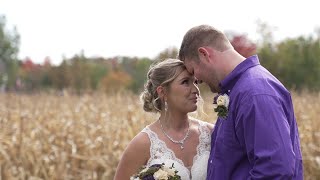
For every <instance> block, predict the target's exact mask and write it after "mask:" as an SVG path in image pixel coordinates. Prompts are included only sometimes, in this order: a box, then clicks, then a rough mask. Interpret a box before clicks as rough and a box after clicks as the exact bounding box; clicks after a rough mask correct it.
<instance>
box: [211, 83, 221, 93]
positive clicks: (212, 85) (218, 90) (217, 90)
mask: <svg viewBox="0 0 320 180" xmlns="http://www.w3.org/2000/svg"><path fill="white" fill-rule="evenodd" d="M208 86H209V87H210V90H211V92H213V93H220V92H221V88H220V87H219V85H217V86H216V85H214V84H213V83H212V84H208Z"/></svg>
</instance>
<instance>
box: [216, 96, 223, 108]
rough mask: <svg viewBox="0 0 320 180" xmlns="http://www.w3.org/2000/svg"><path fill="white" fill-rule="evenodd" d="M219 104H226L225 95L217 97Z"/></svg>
mask: <svg viewBox="0 0 320 180" xmlns="http://www.w3.org/2000/svg"><path fill="white" fill-rule="evenodd" d="M217 104H218V106H224V105H225V99H224V96H219V97H218V99H217Z"/></svg>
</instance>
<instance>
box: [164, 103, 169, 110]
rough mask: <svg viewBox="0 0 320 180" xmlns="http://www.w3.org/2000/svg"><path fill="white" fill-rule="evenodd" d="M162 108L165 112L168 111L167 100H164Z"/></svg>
mask: <svg viewBox="0 0 320 180" xmlns="http://www.w3.org/2000/svg"><path fill="white" fill-rule="evenodd" d="M164 110H165V111H166V112H167V111H168V103H167V101H165V102H164Z"/></svg>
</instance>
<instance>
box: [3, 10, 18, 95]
mask: <svg viewBox="0 0 320 180" xmlns="http://www.w3.org/2000/svg"><path fill="white" fill-rule="evenodd" d="M19 43H20V35H19V34H18V32H17V29H16V28H14V29H13V30H12V32H9V31H8V30H7V29H6V17H5V16H0V66H1V64H2V66H4V67H3V68H0V79H1V80H2V79H7V82H6V85H7V87H8V88H10V89H12V88H14V85H15V81H16V78H17V72H18V59H17V55H18V52H19ZM1 69H2V70H1ZM3 77H6V78H3Z"/></svg>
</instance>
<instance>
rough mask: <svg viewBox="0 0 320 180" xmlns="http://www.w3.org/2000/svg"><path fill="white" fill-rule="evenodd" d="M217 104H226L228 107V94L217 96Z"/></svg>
mask: <svg viewBox="0 0 320 180" xmlns="http://www.w3.org/2000/svg"><path fill="white" fill-rule="evenodd" d="M217 105H218V106H225V107H226V108H228V106H229V96H228V95H227V94H224V95H221V96H219V97H218V98H217Z"/></svg>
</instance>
